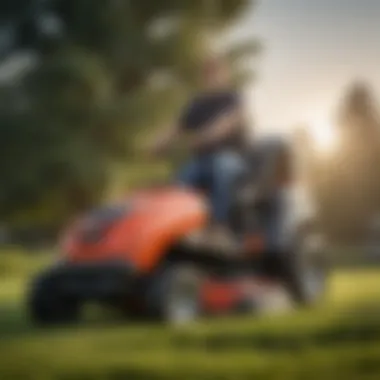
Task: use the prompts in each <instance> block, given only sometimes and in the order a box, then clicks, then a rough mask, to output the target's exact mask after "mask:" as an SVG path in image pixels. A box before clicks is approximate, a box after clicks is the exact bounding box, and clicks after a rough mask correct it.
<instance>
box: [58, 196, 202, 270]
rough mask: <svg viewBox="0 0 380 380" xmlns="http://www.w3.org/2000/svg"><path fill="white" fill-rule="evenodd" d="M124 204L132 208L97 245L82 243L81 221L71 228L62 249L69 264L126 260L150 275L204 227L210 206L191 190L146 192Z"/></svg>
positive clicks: (106, 232)
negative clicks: (185, 238) (173, 248)
mask: <svg viewBox="0 0 380 380" xmlns="http://www.w3.org/2000/svg"><path fill="white" fill-rule="evenodd" d="M125 202H127V203H128V204H130V205H131V211H129V212H127V213H126V215H125V216H124V217H122V218H121V219H119V220H118V221H116V222H115V223H113V224H112V225H111V226H110V227H109V228H108V229H107V230H106V231H105V233H104V236H102V237H101V238H100V239H99V240H98V241H97V242H95V243H84V242H83V241H82V240H81V238H80V225H81V221H79V223H78V224H77V225H76V226H74V227H73V228H72V230H71V232H69V233H68V234H67V235H66V238H65V243H64V247H63V250H64V254H65V255H66V259H67V260H68V261H69V262H73V263H79V262H82V263H83V262H99V261H111V260H123V261H125V262H128V263H131V264H132V265H133V266H134V267H135V268H136V269H137V270H139V271H141V272H148V271H150V270H151V269H152V268H154V267H155V266H156V264H157V263H158V262H159V261H160V260H161V258H162V257H163V255H165V254H166V253H167V251H168V249H169V248H170V247H171V246H172V245H173V244H174V243H176V242H177V241H178V240H179V239H181V238H182V237H183V236H185V235H186V234H188V233H190V232H191V231H193V230H196V229H199V228H203V227H204V226H205V224H206V223H207V220H208V210H207V203H206V202H205V201H204V199H203V198H202V197H201V196H200V195H199V194H197V193H194V192H191V191H188V190H182V189H170V188H169V189H154V190H147V191H144V192H138V193H136V194H135V195H132V196H131V197H129V198H128V199H127V200H126V201H125Z"/></svg>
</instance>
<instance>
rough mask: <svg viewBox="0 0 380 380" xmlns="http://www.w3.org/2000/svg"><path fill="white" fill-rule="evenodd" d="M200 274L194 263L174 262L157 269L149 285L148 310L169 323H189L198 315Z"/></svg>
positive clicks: (155, 316) (199, 312)
mask: <svg viewBox="0 0 380 380" xmlns="http://www.w3.org/2000/svg"><path fill="white" fill-rule="evenodd" d="M201 284H202V276H201V274H200V272H199V271H198V270H197V269H196V268H194V266H192V265H189V264H185V263H174V264H171V265H170V266H167V267H165V268H164V269H163V270H161V271H160V272H159V273H158V274H157V275H156V276H154V278H153V279H152V281H151V282H150V284H149V287H148V289H147V294H146V303H147V309H148V313H149V315H150V316H151V317H153V318H154V319H159V320H161V321H163V322H166V323H168V324H170V325H183V324H187V323H190V322H193V321H195V320H197V319H198V317H199V316H200V315H201V312H202V310H201V309H202V308H201V297H200V292H201Z"/></svg>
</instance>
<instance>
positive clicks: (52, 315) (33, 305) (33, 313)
mask: <svg viewBox="0 0 380 380" xmlns="http://www.w3.org/2000/svg"><path fill="white" fill-rule="evenodd" d="M28 312H29V315H30V317H31V319H32V321H33V322H34V323H35V324H37V325H43V326H48V325H57V324H66V323H70V322H74V321H76V320H77V319H78V317H79V304H78V302H76V300H74V299H69V298H66V297H63V296H61V295H60V294H59V292H58V291H57V287H56V280H55V278H54V276H53V275H52V274H50V273H44V274H42V275H40V276H39V277H38V278H37V279H36V280H35V281H34V283H33V284H32V286H31V290H30V294H29V297H28Z"/></svg>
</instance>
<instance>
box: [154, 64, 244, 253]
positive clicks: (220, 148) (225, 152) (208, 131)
mask: <svg viewBox="0 0 380 380" xmlns="http://www.w3.org/2000/svg"><path fill="white" fill-rule="evenodd" d="M200 81H201V86H202V91H201V92H200V93H199V94H198V95H197V96H195V97H194V98H193V99H192V100H191V101H190V102H189V104H188V105H187V106H186V107H185V109H184V110H183V112H182V114H181V117H180V118H179V120H178V122H177V123H175V125H174V126H173V127H172V128H170V129H169V130H167V131H166V132H165V133H164V134H163V135H162V136H161V137H160V138H159V139H158V140H156V141H155V142H154V144H153V147H151V150H152V151H153V152H154V153H162V152H165V151H166V150H167V149H169V148H170V147H171V146H172V145H173V144H174V143H175V142H176V140H177V138H178V137H180V136H181V135H182V134H186V135H187V138H188V142H189V147H190V153H191V157H190V159H189V161H188V162H187V164H186V165H185V166H184V167H183V168H182V170H180V173H179V175H178V177H177V181H178V183H180V184H183V185H185V186H190V187H195V188H197V187H198V186H200V183H201V182H202V181H203V180H204V178H205V177H208V179H211V181H209V182H211V184H210V188H209V189H208V191H209V196H210V201H211V206H212V216H213V221H212V224H211V228H210V231H207V236H205V239H204V240H203V242H204V243H207V242H211V244H218V245H220V247H222V246H223V247H224V248H226V247H227V246H229V247H232V246H234V245H235V241H234V238H233V236H232V234H231V232H230V230H229V228H228V215H229V209H230V204H231V186H232V185H233V183H234V182H235V180H236V179H237V177H238V176H239V175H240V174H241V173H242V172H243V171H244V169H245V167H244V161H243V157H242V154H241V153H242V150H243V148H244V143H245V141H246V130H245V122H244V118H243V112H242V104H241V98H240V96H239V94H238V93H236V92H235V91H234V90H233V89H232V85H231V73H230V70H229V67H228V65H227V64H226V62H224V61H223V59H218V58H213V59H210V60H207V61H206V62H205V63H204V64H203V65H202V69H201V77H200Z"/></svg>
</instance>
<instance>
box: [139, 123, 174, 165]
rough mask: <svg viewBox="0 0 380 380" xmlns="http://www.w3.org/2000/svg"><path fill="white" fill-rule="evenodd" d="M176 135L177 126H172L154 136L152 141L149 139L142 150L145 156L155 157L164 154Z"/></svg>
mask: <svg viewBox="0 0 380 380" xmlns="http://www.w3.org/2000/svg"><path fill="white" fill-rule="evenodd" d="M177 136H178V130H177V128H172V129H170V130H168V131H165V132H164V133H162V134H161V135H160V136H159V137H156V138H155V139H154V140H153V141H149V142H148V144H147V145H146V146H145V147H144V152H145V155H146V156H147V157H152V158H157V157H162V156H163V155H165V154H166V153H167V152H168V150H169V149H170V148H171V146H172V144H173V142H174V141H175V140H176V138H177Z"/></svg>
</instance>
